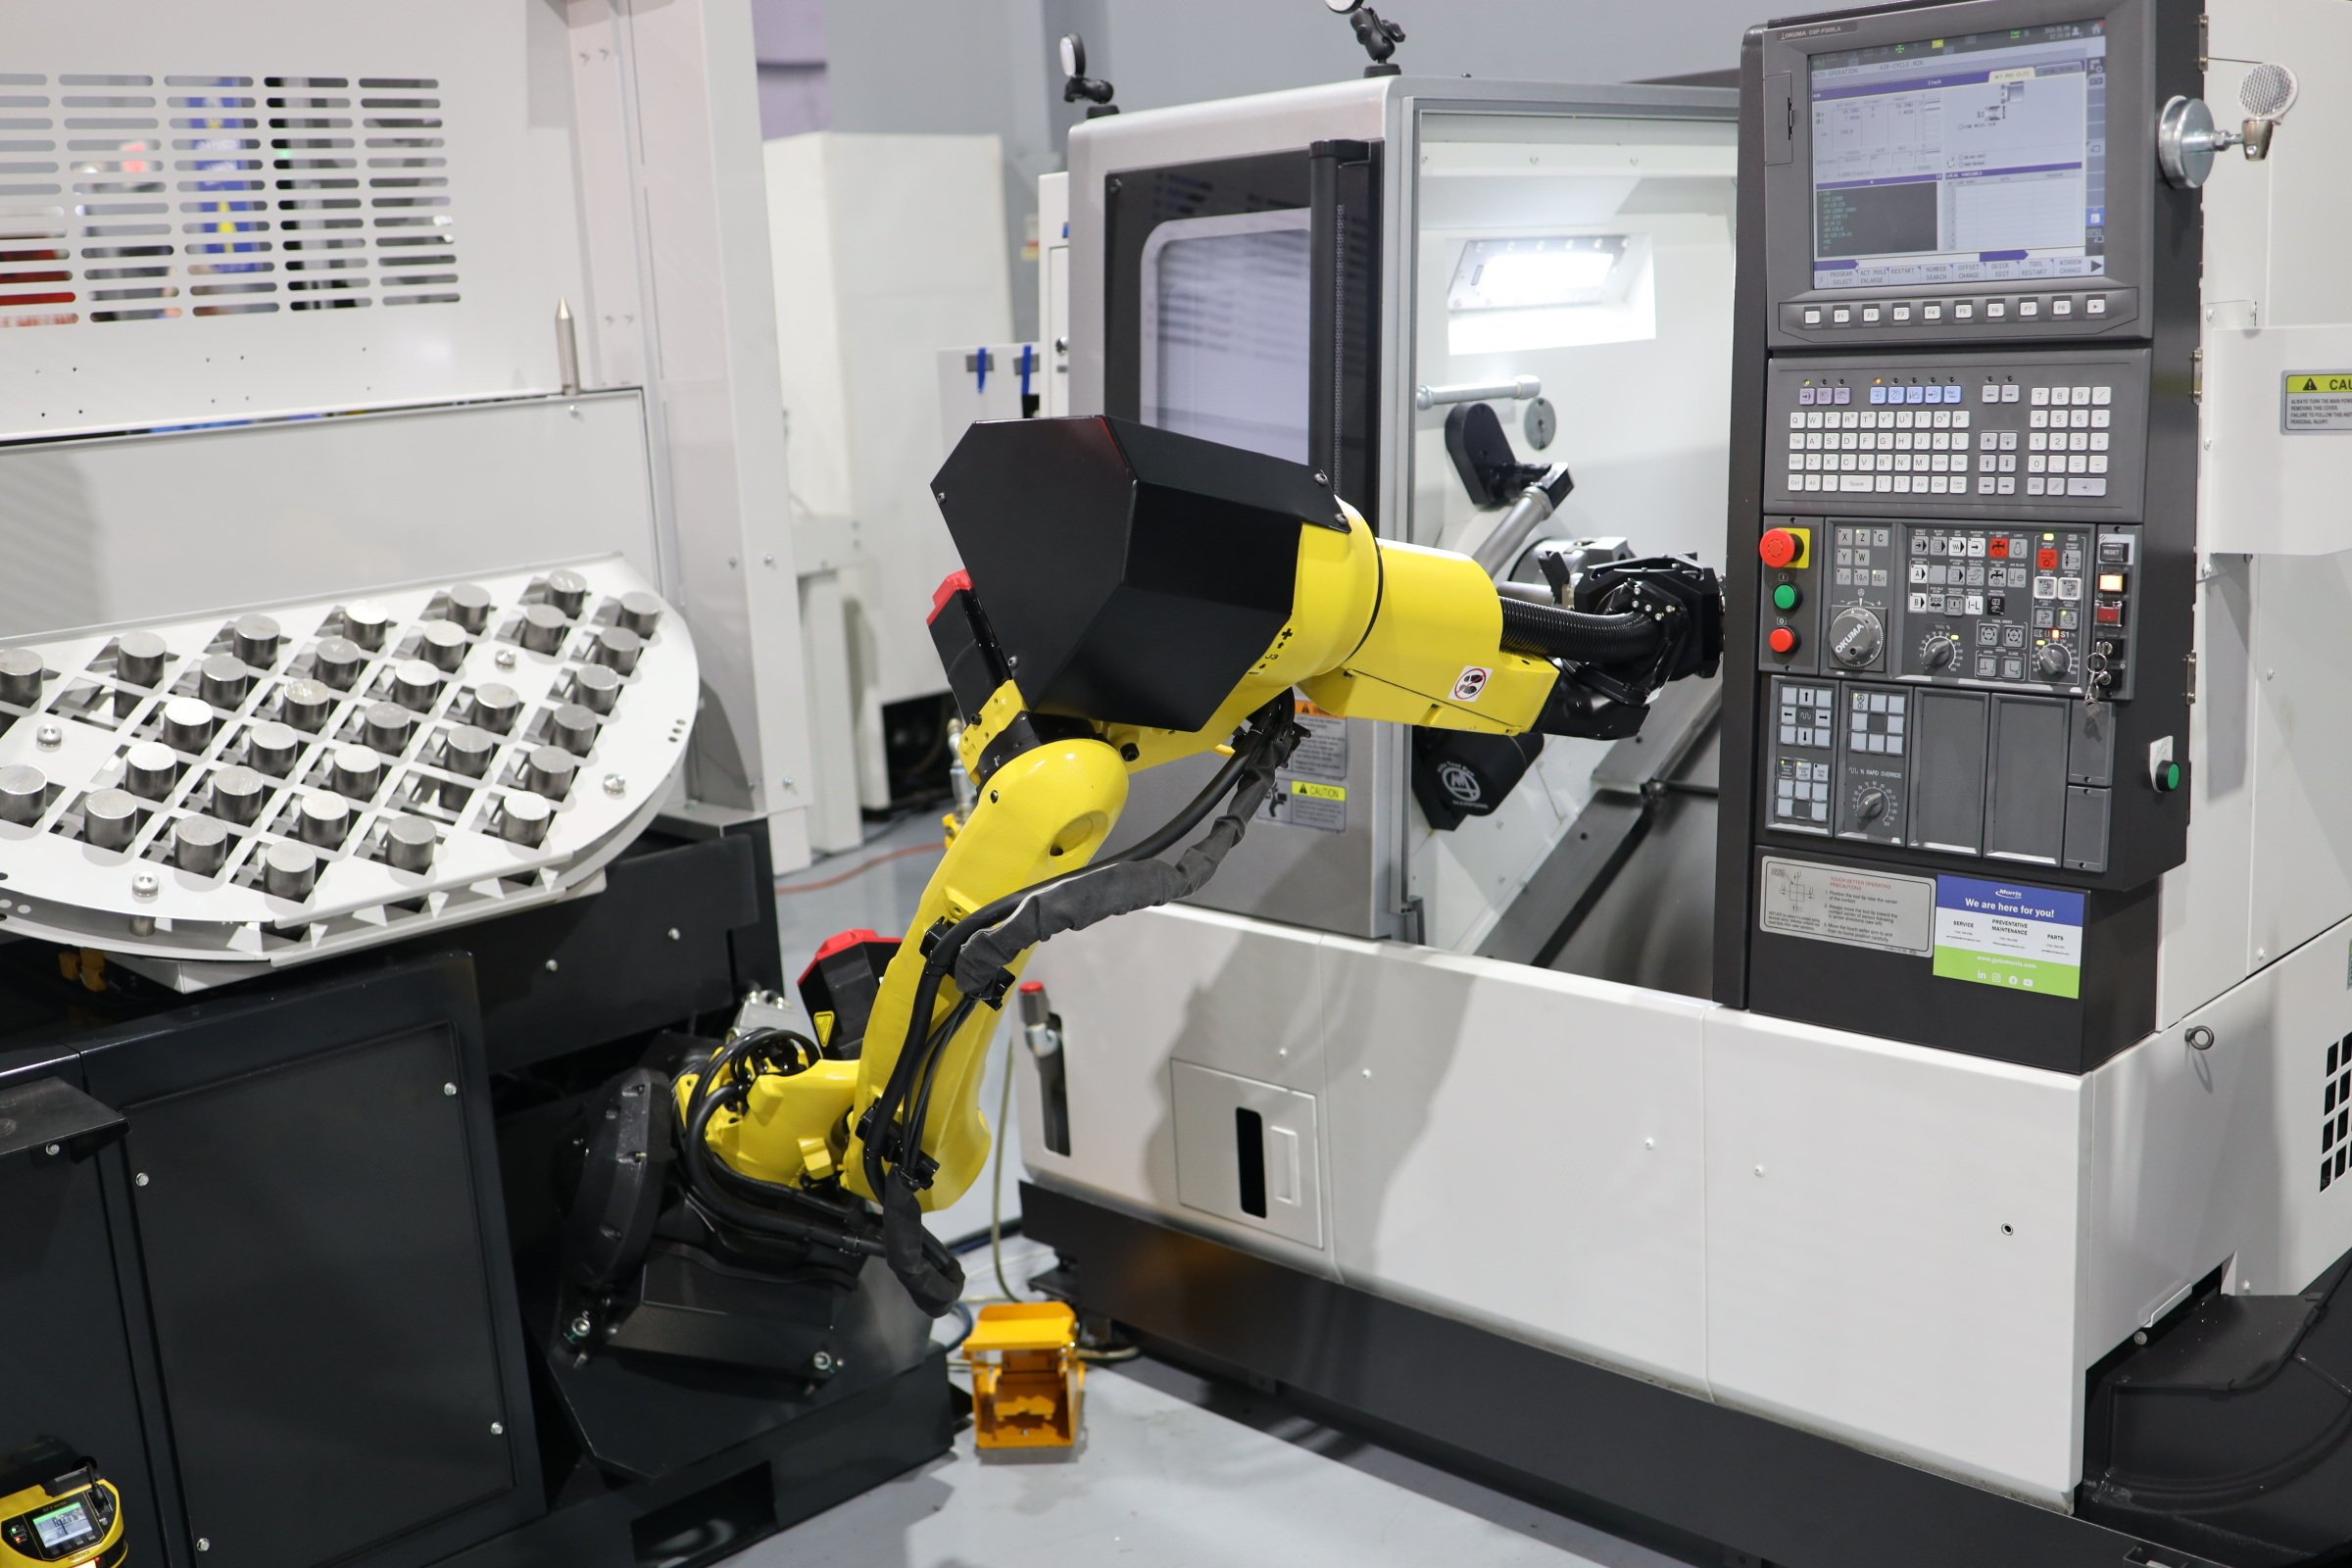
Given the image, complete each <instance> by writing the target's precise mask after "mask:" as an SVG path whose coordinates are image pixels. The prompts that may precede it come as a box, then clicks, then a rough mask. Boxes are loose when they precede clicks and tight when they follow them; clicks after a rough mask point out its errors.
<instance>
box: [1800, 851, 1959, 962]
mask: <svg viewBox="0 0 2352 1568" xmlns="http://www.w3.org/2000/svg"><path fill="white" fill-rule="evenodd" d="M1935 914H1936V884H1935V883H1934V882H1932V881H1930V880H1929V879H1928V878H1926V877H1924V876H1889V875H1887V873H1885V872H1883V871H1856V870H1851V869H1849V868H1847V867H1845V866H1838V865H1817V864H1815V863H1813V862H1812V861H1810V860H1786V859H1782V858H1779V857H1777V856H1767V857H1766V858H1765V860H1764V877H1763V891H1762V894H1761V896H1760V897H1759V899H1758V901H1757V912H1756V920H1757V923H1758V924H1759V925H1760V926H1761V927H1762V928H1763V929H1764V930H1766V931H1770V932H1772V933H1773V934H1775V935H1776V936H1784V937H1809V938H1811V939H1812V940H1814V941H1816V942H1842V943H1844V944H1845V945H1846V946H1848V947H1854V948H1876V949H1878V950H1879V951H1880V952H1882V953H1900V954H1903V955H1905V956H1909V957H1914V958H1924V957H1926V956H1928V954H1929V951H1930V950H1931V948H1932V947H1933V945H1934V944H1933V941H1932V937H1933V933H1934V928H1935Z"/></svg>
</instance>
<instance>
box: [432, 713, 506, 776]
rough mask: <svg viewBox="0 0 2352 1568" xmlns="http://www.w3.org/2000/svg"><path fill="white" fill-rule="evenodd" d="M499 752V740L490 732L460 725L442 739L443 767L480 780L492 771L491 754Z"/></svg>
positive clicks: (468, 725) (469, 725)
mask: <svg viewBox="0 0 2352 1568" xmlns="http://www.w3.org/2000/svg"><path fill="white" fill-rule="evenodd" d="M497 750H498V741H497V738H496V737H494V736H493V735H491V734H490V732H489V731H487V730H481V729H476V728H474V727H473V726H472V725H471V724H460V725H458V726H457V727H455V728H454V729H452V730H451V731H450V732H449V733H448V734H447V735H444V736H443V737H442V738H441V765H442V766H443V767H445V768H447V769H449V770H450V771H451V772H452V773H463V774H465V775H466V777H467V778H480V777H481V776H482V775H483V774H484V773H487V772H488V771H490V754H491V753H493V752H495V751H497Z"/></svg>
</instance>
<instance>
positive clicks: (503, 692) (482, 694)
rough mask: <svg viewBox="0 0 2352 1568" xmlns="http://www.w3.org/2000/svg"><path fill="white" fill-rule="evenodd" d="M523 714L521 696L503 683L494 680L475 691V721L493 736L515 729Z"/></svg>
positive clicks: (477, 687) (476, 688)
mask: <svg viewBox="0 0 2352 1568" xmlns="http://www.w3.org/2000/svg"><path fill="white" fill-rule="evenodd" d="M521 712H522V696H521V694H520V693H519V692H517V691H515V688H514V687H512V686H509V685H507V684H505V683H504V682H503V681H495V680H494V681H491V682H489V683H488V684H486V685H482V686H476V687H475V688H474V689H473V721H474V722H475V723H476V724H479V725H481V727H482V728H484V729H486V730H488V731H489V732H490V733H491V734H493V735H504V734H506V733H507V732H508V731H509V730H511V729H513V728H514V727H515V718H516V717H517V716H518V715H519V714H520V713H521Z"/></svg>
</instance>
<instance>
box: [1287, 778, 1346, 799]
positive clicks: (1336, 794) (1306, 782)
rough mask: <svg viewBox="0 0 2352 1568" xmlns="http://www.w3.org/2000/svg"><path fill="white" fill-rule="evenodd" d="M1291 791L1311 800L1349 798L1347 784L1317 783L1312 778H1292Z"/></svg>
mask: <svg viewBox="0 0 2352 1568" xmlns="http://www.w3.org/2000/svg"><path fill="white" fill-rule="evenodd" d="M1291 793H1292V794H1293V795H1304V796H1306V797H1308V798H1309V799H1310V800H1317V801H1344V800H1346V799H1347V798H1348V786H1347V785H1345V784H1317V783H1315V782H1313V781H1312V780H1310V779H1303V778H1295V779H1293V780H1291Z"/></svg>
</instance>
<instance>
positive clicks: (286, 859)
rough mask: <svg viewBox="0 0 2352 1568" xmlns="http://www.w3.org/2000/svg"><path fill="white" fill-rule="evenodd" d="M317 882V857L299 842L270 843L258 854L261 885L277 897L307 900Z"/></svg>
mask: <svg viewBox="0 0 2352 1568" xmlns="http://www.w3.org/2000/svg"><path fill="white" fill-rule="evenodd" d="M318 885H319V857H318V856H316V855H313V854H312V853H311V852H310V851H308V850H306V849H304V848H303V847H302V846H301V845H299V844H272V845H270V850H269V853H268V854H266V855H264V856H263V857H262V886H264V887H265V888H268V889H269V890H270V892H271V893H272V894H274V895H275V896H277V897H278V898H281V899H307V898H309V897H310V896H311V889H313V888H315V887H317V886H318Z"/></svg>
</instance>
